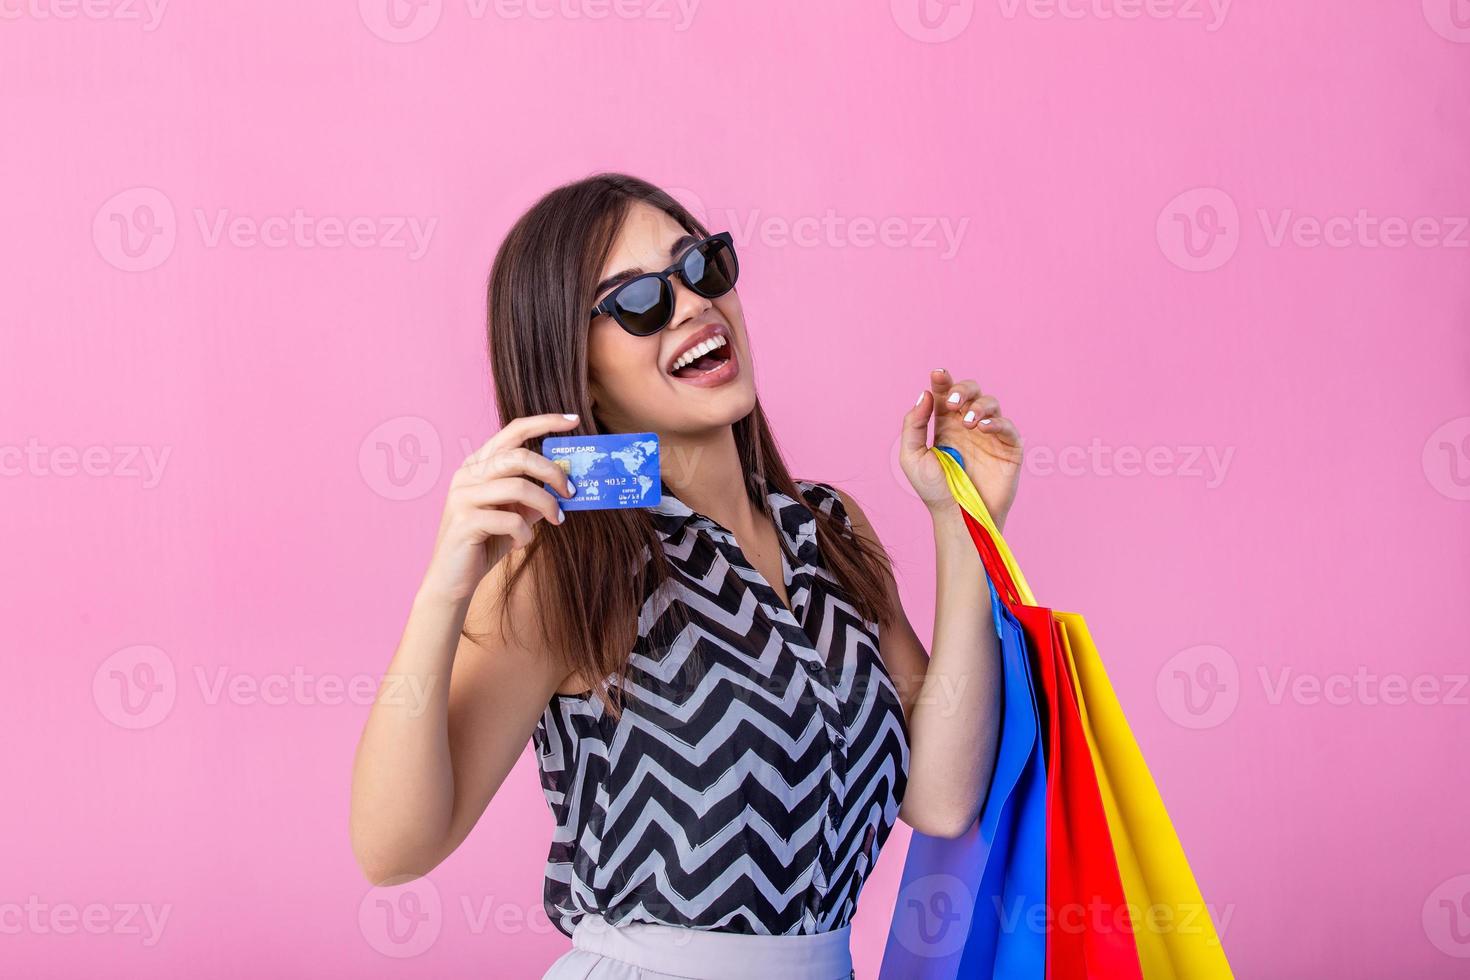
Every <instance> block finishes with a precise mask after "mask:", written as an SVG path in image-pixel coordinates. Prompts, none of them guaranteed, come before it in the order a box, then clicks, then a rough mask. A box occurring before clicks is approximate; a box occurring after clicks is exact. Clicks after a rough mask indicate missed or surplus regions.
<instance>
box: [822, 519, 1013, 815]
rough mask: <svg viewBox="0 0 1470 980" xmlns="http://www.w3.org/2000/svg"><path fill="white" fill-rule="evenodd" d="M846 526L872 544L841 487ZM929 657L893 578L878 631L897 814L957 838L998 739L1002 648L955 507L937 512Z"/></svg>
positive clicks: (976, 806)
mask: <svg viewBox="0 0 1470 980" xmlns="http://www.w3.org/2000/svg"><path fill="white" fill-rule="evenodd" d="M838 493H839V495H840V496H841V497H842V502H843V505H844V506H845V507H846V508H847V513H848V516H850V517H851V518H852V524H853V530H854V531H855V532H856V533H858V534H859V535H862V536H865V537H867V538H868V539H869V540H870V541H872V542H874V543H875V544H876V543H877V541H878V537H877V534H876V532H874V530H873V527H872V525H871V524H870V523H869V522H868V519H867V515H865V514H864V513H863V512H862V509H861V508H859V507H858V506H857V504H856V503H855V502H854V501H853V500H852V498H851V497H849V496H847V494H846V493H843V492H842V491H840V490H839V491H838ZM934 547H935V561H936V563H937V568H936V582H935V597H934V640H933V644H932V649H933V651H934V652H933V655H932V656H931V655H930V654H927V653H925V652H924V645H923V643H922V642H921V641H920V640H919V636H918V634H917V633H916V632H915V631H914V628H913V626H912V624H910V623H909V620H908V616H907V614H906V613H904V611H903V605H902V603H901V601H900V599H899V595H898V585H897V583H896V582H895V581H894V579H893V576H892V575H888V576H887V580H886V582H885V586H886V588H887V590H888V596H889V600H890V601H891V602H892V603H893V608H894V609H895V610H896V612H897V618H896V621H895V622H893V623H890V624H889V625H888V626H887V627H886V628H884V630H883V632H882V634H881V635H880V637H879V641H880V646H881V654H882V657H883V665H884V666H885V667H886V668H888V672H889V674H890V675H892V677H893V679H894V686H895V687H896V688H897V689H898V691H899V699H900V700H901V701H902V702H903V706H904V716H905V719H906V720H907V722H908V728H909V778H908V785H907V787H906V789H905V791H904V798H903V803H902V804H901V806H900V807H899V812H898V815H899V817H900V818H901V819H902V820H903V822H904V823H906V824H908V825H909V826H910V827H912V828H914V829H915V830H917V831H919V832H920V833H924V834H928V835H929V836H931V837H958V836H961V835H962V834H964V833H965V832H966V831H967V830H969V829H970V827H971V825H973V824H974V822H975V820H976V819H977V818H978V817H979V815H980V809H981V807H982V806H983V805H984V802H985V793H986V790H987V789H988V788H989V786H990V777H991V772H992V771H993V769H994V767H995V755H996V750H997V747H998V744H999V740H1000V710H1001V703H1000V684H1001V670H1000V649H999V643H998V640H997V637H996V633H995V628H994V625H993V622H992V618H991V611H990V602H989V595H988V593H987V592H986V591H985V587H984V586H985V568H984V565H983V564H982V563H981V562H980V557H979V555H978V553H977V552H976V551H975V546H974V544H973V543H972V542H971V540H970V537H969V532H968V531H967V530H966V529H965V525H964V522H963V518H961V517H959V515H958V513H957V512H956V513H955V514H953V515H951V514H949V513H948V512H944V511H941V512H939V513H936V514H935V517H934Z"/></svg>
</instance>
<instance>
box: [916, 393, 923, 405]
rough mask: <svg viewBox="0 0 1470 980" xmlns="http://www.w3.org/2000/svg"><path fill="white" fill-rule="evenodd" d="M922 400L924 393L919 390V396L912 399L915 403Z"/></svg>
mask: <svg viewBox="0 0 1470 980" xmlns="http://www.w3.org/2000/svg"><path fill="white" fill-rule="evenodd" d="M923 400H924V393H923V392H922V391H921V392H919V397H918V398H915V399H914V404H915V405H917V404H919V402H921V401H923Z"/></svg>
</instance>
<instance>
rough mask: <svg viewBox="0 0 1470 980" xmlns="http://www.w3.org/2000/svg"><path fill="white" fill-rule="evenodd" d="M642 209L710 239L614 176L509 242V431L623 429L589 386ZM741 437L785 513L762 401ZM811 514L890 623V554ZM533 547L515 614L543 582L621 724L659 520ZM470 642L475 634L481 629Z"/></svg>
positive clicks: (749, 470) (697, 225)
mask: <svg viewBox="0 0 1470 980" xmlns="http://www.w3.org/2000/svg"><path fill="white" fill-rule="evenodd" d="M639 201H642V202H644V203H647V204H649V205H652V206H653V207H656V208H659V209H661V210H663V211H665V212H667V213H668V214H669V215H670V216H671V217H673V219H674V220H675V221H677V222H678V223H679V224H680V225H682V226H683V227H684V229H685V230H687V231H688V232H689V233H690V234H692V235H695V236H696V237H703V236H705V235H707V234H709V231H708V229H706V228H705V227H704V225H703V224H702V223H701V222H700V221H699V220H698V219H697V218H695V217H694V215H692V214H691V213H690V212H689V211H688V210H687V209H686V208H685V207H683V206H682V205H681V204H680V203H679V202H678V201H676V200H675V199H674V198H673V197H671V196H670V195H669V194H667V193H665V192H664V191H663V190H661V189H659V188H658V187H655V186H654V185H652V184H650V183H648V182H646V181H643V180H639V179H638V178H636V177H630V176H628V175H626V174H618V173H601V174H595V175H593V176H591V177H588V178H586V179H583V180H579V181H575V182H572V183H569V184H566V185H564V186H562V187H558V188H556V189H555V190H553V191H551V192H550V193H548V194H547V195H546V196H544V197H542V198H541V200H539V201H537V202H536V204H535V205H534V206H532V207H531V209H530V210H529V211H527V212H526V213H525V214H524V215H522V216H521V218H520V219H519V220H518V221H517V222H516V223H515V226H514V227H512V228H511V230H510V232H509V234H508V235H507V236H506V238H505V241H504V242H503V243H501V246H500V250H499V251H498V252H497V254H496V256H495V262H494V265H493V266H492V267H491V270H490V281H489V289H488V303H487V308H488V326H487V332H488V339H489V353H490V370H491V375H492V377H493V379H494V383H495V395H496V399H495V400H496V405H497V407H498V409H499V412H500V424H501V425H502V426H503V425H505V424H506V423H508V422H510V421H511V420H512V419H515V418H519V417H522V416H526V415H537V414H541V413H543V412H565V411H574V412H578V413H579V414H580V415H581V420H580V422H579V424H578V426H577V427H576V428H575V429H571V430H568V431H566V432H562V433H558V434H560V435H588V434H602V433H606V432H608V431H610V430H608V429H607V428H605V427H604V426H603V425H602V423H601V421H600V420H599V419H598V418H597V416H596V413H595V412H594V411H593V408H592V404H591V396H590V394H589V391H588V371H587V333H588V311H589V310H590V309H592V306H593V303H594V302H595V301H596V296H595V294H594V290H595V289H596V287H597V283H598V281H599V280H600V278H601V275H602V267H603V264H604V262H605V261H606V260H607V256H608V254H609V252H610V251H611V249H612V246H613V243H614V240H615V239H616V237H617V234H618V231H619V229H620V228H621V227H622V224H623V219H624V218H625V216H626V215H627V213H628V211H629V210H630V208H631V207H632V206H633V205H634V204H635V203H636V202H639ZM733 429H734V437H735V446H736V448H737V451H738V452H739V455H740V462H741V468H742V470H743V471H744V472H745V473H746V475H747V485H746V491H747V493H748V494H749V496H750V499H751V501H752V502H753V503H754V504H755V505H756V506H757V507H758V508H759V509H760V511H761V512H762V513H764V514H766V515H768V516H770V517H772V518H774V515H773V514H772V513H771V510H770V506H769V501H768V500H767V499H766V497H765V494H764V492H762V490H761V487H762V484H763V482H769V484H770V485H771V486H772V487H774V488H775V489H777V490H779V491H781V492H782V493H785V494H787V495H788V496H791V497H793V498H795V499H796V500H802V499H803V498H802V497H801V495H800V491H799V490H798V488H797V487H796V485H795V483H794V482H793V480H792V478H791V475H790V473H789V472H788V470H787V468H786V463H785V461H784V460H783V459H782V457H781V451H780V449H779V448H778V447H777V444H776V439H775V437H774V436H773V435H772V433H771V429H770V426H769V425H768V424H767V423H766V416H765V413H764V411H762V409H761V405H760V401H759V399H757V400H756V404H755V408H754V409H752V411H751V412H750V414H749V415H747V416H745V417H744V418H742V419H740V420H739V421H737V422H735V423H734V426H733ZM527 448H528V449H531V450H532V451H533V452H539V451H540V448H541V440H540V439H539V438H537V439H533V440H529V441H528V442H527ZM812 512H813V514H814V515H815V516H816V530H817V545H818V549H819V550H820V552H821V555H822V560H823V563H824V564H825V566H826V567H827V569H828V571H830V572H831V573H832V575H833V577H834V578H836V579H837V582H838V584H839V585H840V586H841V587H842V589H843V590H844V591H845V593H846V595H847V597H848V599H849V601H851V602H852V603H853V605H854V606H855V607H856V608H857V609H858V611H859V612H860V613H861V614H862V615H863V616H864V617H866V618H867V619H870V620H873V621H876V622H878V623H879V624H880V625H881V624H884V623H888V622H891V620H892V617H893V613H894V610H893V609H892V608H890V607H891V605H892V604H891V603H890V602H889V599H888V594H887V591H886V589H885V588H884V586H883V582H884V576H885V575H886V574H888V573H889V569H890V568H891V566H890V563H889V558H888V555H887V554H886V553H885V552H884V551H883V549H882V548H881V546H880V547H876V548H875V547H873V546H872V545H870V544H869V542H867V541H865V540H862V539H860V538H858V537H856V536H854V535H853V534H851V533H850V532H848V530H847V528H846V527H844V526H843V524H842V522H841V521H839V520H838V519H837V518H835V517H834V516H832V515H830V514H826V513H823V512H822V511H820V510H817V509H816V508H813V509H812ZM569 516H570V515H569ZM524 551H525V553H524V560H522V561H520V562H518V563H517V565H516V567H515V569H514V571H513V572H512V573H511V575H510V576H509V577H508V579H507V582H506V584H505V595H503V596H501V597H500V603H499V604H500V609H501V615H502V617H503V616H504V615H505V614H506V613H507V612H508V610H509V608H510V603H509V602H508V601H507V599H508V597H509V594H510V591H511V590H512V589H513V588H514V587H515V584H516V582H517V580H519V578H520V576H521V575H523V574H531V575H532V576H533V578H532V581H533V582H534V583H535V585H536V596H537V603H536V605H537V610H538V614H539V617H540V630H541V636H543V637H545V638H546V640H547V641H548V642H549V643H550V644H552V646H553V648H554V650H556V651H559V652H560V653H561V655H562V657H563V658H564V660H565V662H566V663H568V664H569V665H571V666H572V667H573V668H574V669H576V670H577V671H579V672H580V673H582V674H583V675H584V676H587V677H592V678H597V679H598V681H597V683H598V684H599V686H598V687H597V688H595V689H594V693H595V694H596V695H597V696H598V697H600V698H602V700H603V703H604V705H605V706H606V707H607V708H608V709H609V710H610V712H611V713H612V715H613V716H614V717H616V716H618V715H619V714H620V713H621V699H620V697H617V696H614V697H609V692H608V688H609V686H617V687H618V692H617V694H618V695H620V694H621V681H622V680H623V679H624V677H625V674H626V669H627V665H628V658H629V655H630V653H631V652H632V650H633V648H634V645H635V643H636V641H637V638H638V614H639V611H640V609H641V606H642V602H643V598H644V596H645V595H647V594H651V593H649V592H648V591H647V590H649V589H659V588H663V587H664V585H665V583H666V582H667V581H668V580H669V578H670V573H669V568H668V563H667V559H666V558H665V556H664V554H663V549H662V547H661V545H660V540H659V537H658V532H657V531H656V530H655V529H654V525H653V521H652V519H651V518H650V517H649V515H648V514H647V513H646V512H645V511H643V510H641V509H637V508H634V509H629V510H599V511H579V512H578V513H577V514H576V515H575V517H573V519H572V520H569V521H567V522H566V523H565V524H562V525H559V526H554V525H549V524H548V523H547V522H545V521H538V522H537V523H536V525H535V534H534V539H533V540H532V542H531V544H530V545H528V546H527V547H526V548H525V549H524ZM645 554H646V555H647V556H648V559H647V560H645V557H644V556H645ZM678 605H679V604H678V603H675V604H674V606H678ZM503 622H504V620H502V623H503ZM466 636H471V638H473V636H472V635H471V634H470V633H469V631H468V630H466ZM671 637H672V634H670V638H671ZM609 677H613V678H615V680H613V681H612V685H609V684H608V683H606V681H607V679H608V678H609Z"/></svg>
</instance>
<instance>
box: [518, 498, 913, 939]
mask: <svg viewBox="0 0 1470 980" xmlns="http://www.w3.org/2000/svg"><path fill="white" fill-rule="evenodd" d="M797 487H798V488H799V490H800V491H801V495H802V497H803V498H804V499H803V500H796V499H794V498H792V497H790V496H788V495H786V494H784V493H781V492H780V491H777V490H775V489H774V488H771V487H770V486H769V485H767V487H766V489H767V496H768V499H769V500H770V502H771V507H772V511H773V513H774V514H775V515H776V525H777V529H778V537H779V538H780V542H781V548H782V574H783V575H784V576H785V585H786V594H787V595H788V596H789V598H790V600H791V605H792V608H791V609H788V608H787V607H786V606H785V605H783V604H782V602H781V599H780V597H779V596H778V595H777V594H776V592H775V590H774V589H772V588H771V586H770V584H769V583H768V582H767V581H766V580H765V578H764V577H763V576H762V575H761V573H760V572H758V571H757V570H756V569H755V568H753V567H752V566H751V564H750V563H749V562H748V561H747V560H746V558H745V556H744V555H743V553H742V552H741V550H740V548H739V547H738V545H737V544H736V543H735V538H734V535H732V534H731V533H730V532H729V531H727V530H726V529H725V528H724V527H722V526H721V525H720V524H718V523H717V522H715V521H714V520H712V519H711V518H708V517H706V516H704V515H703V514H699V513H697V512H695V511H693V510H691V509H690V508H689V507H688V506H687V505H686V504H684V503H683V502H682V501H680V500H678V499H677V498H676V497H675V496H674V495H673V494H672V493H671V492H670V490H669V487H668V484H667V483H665V484H664V486H663V500H662V502H661V503H660V504H659V505H658V506H657V507H655V508H651V509H650V511H649V513H650V514H651V516H652V518H653V520H654V524H655V527H656V528H657V530H658V535H659V538H660V540H661V541H662V544H663V549H664V552H665V554H667V555H668V558H669V562H670V565H671V571H672V573H673V578H672V580H671V581H670V583H668V584H667V585H666V587H665V589H664V590H662V591H661V592H660V593H659V594H653V590H651V589H647V590H645V600H644V603H643V607H642V613H641V615H640V617H639V624H638V632H639V638H638V641H637V644H636V646H635V648H634V650H633V652H632V656H631V659H630V662H629V667H628V674H627V681H626V684H625V685H624V700H623V706H624V708H623V712H624V713H623V716H622V718H621V719H619V720H614V719H613V718H612V717H611V716H610V715H608V714H605V713H604V711H603V709H602V705H601V702H600V701H599V700H598V699H597V698H596V697H594V696H592V695H591V694H585V695H564V694H557V695H554V696H553V697H552V700H551V702H550V704H548V705H547V707H546V711H545V713H544V714H543V715H542V717H541V720H540V721H539V723H538V724H537V726H536V730H535V734H534V736H533V742H534V744H535V747H536V750H537V761H538V766H539V770H540V774H541V785H542V788H543V790H544V791H545V795H546V800H547V803H548V804H549V805H550V807H551V812H552V815H553V816H554V817H555V820H556V829H555V832H554V835H553V838H552V843H551V849H550V852H549V855H548V860H547V864H546V881H545V889H544V900H545V906H546V910H547V914H548V915H549V916H550V917H551V921H552V922H553V923H554V924H555V925H556V927H557V928H558V929H559V930H561V931H562V932H563V933H565V934H567V935H571V932H572V928H573V926H574V925H575V924H576V922H577V920H578V919H580V918H581V917H582V915H583V914H584V913H586V912H588V911H595V912H598V913H600V914H601V915H603V916H605V917H606V918H607V919H608V920H610V921H611V922H613V923H614V924H616V925H622V924H624V923H628V922H658V923H665V924H669V925H679V926H686V927H691V928H698V929H715V930H724V931H728V932H738V933H757V934H762V935H788V934H809V933H817V932H825V931H828V930H831V929H836V928H840V927H841V926H843V925H846V924H847V923H848V922H849V921H850V919H851V917H852V915H853V911H854V909H855V907H856V905H857V897H858V892H859V890H860V889H861V888H862V885H863V882H864V881H865V879H866V878H867V875H868V872H869V871H870V870H871V868H872V866H873V862H874V861H875V860H876V858H877V855H878V850H879V848H880V847H882V845H883V842H884V841H885V840H886V839H887V838H888V834H889V832H890V831H891V830H892V829H893V824H894V821H895V820H896V819H897V816H898V808H899V803H900V802H901V800H902V798H903V791H904V787H905V785H906V784H907V781H908V766H909V743H908V729H907V727H906V725H905V722H904V718H903V709H902V707H901V706H900V704H899V700H898V695H897V692H896V690H895V688H894V686H893V682H892V679H891V677H890V676H889V674H888V671H887V669H886V668H885V667H884V665H883V662H882V660H881V658H880V657H879V653H878V626H877V624H876V623H873V622H870V621H865V620H864V619H863V618H862V617H861V616H860V615H859V614H858V613H857V611H856V610H855V609H854V608H853V606H852V605H850V604H849V602H848V601H847V599H846V598H845V597H844V595H843V594H842V590H841V588H840V586H839V585H838V584H837V581H836V579H835V578H833V576H832V575H831V574H830V573H829V572H828V571H827V569H826V567H825V565H824V564H823V562H822V558H821V554H820V551H819V550H818V547H817V539H816V524H815V520H816V519H815V518H814V517H813V516H812V510H811V508H812V507H816V508H820V509H822V510H824V511H829V512H831V513H834V514H835V515H836V516H837V517H839V518H840V519H841V520H842V521H843V522H844V523H845V524H846V526H848V527H851V526H852V523H851V519H850V518H849V517H848V515H847V512H846V510H845V508H844V507H843V505H842V500H841V498H840V497H838V495H837V493H836V491H835V490H834V489H833V488H832V487H831V486H830V485H828V484H824V483H815V482H812V481H805V480H803V481H797ZM647 557H648V555H647V552H646V551H645V555H644V560H645V569H646V567H647V566H646V562H647ZM675 604H678V605H682V606H683V607H684V608H685V609H686V610H687V613H688V618H689V622H688V624H687V625H685V626H683V628H682V629H680V630H679V631H678V632H677V633H676V634H675V635H672V636H669V635H667V634H668V633H670V632H672V630H669V629H665V630H660V629H659V625H660V624H661V623H665V622H669V621H671V620H670V618H669V617H670V615H671V610H672V609H673V608H674V606H675Z"/></svg>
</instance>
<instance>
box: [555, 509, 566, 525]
mask: <svg viewBox="0 0 1470 980" xmlns="http://www.w3.org/2000/svg"><path fill="white" fill-rule="evenodd" d="M566 519H567V515H566V514H564V513H562V509H561V507H560V506H558V507H557V508H556V523H558V524H560V523H561V522H562V521H564V520H566Z"/></svg>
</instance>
